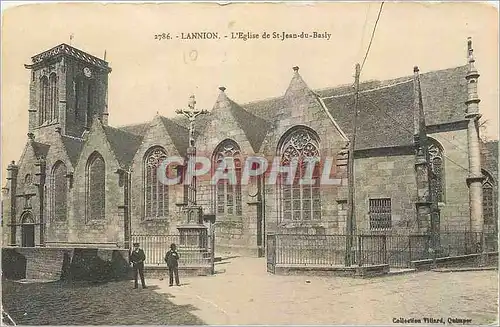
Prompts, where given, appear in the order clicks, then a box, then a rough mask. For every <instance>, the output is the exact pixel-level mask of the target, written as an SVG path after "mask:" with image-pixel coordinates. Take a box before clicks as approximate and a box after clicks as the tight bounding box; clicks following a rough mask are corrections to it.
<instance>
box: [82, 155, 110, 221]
mask: <svg viewBox="0 0 500 327" xmlns="http://www.w3.org/2000/svg"><path fill="white" fill-rule="evenodd" d="M86 177H87V178H86V179H87V187H86V200H87V201H86V203H87V220H101V219H104V218H105V208H106V166H105V163H104V159H103V157H102V156H101V155H100V154H99V153H98V152H94V153H93V154H92V155H91V156H90V157H89V160H88V162H87V176H86Z"/></svg>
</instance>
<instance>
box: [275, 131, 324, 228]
mask: <svg viewBox="0 0 500 327" xmlns="http://www.w3.org/2000/svg"><path fill="white" fill-rule="evenodd" d="M279 154H280V155H281V166H282V167H287V166H288V167H290V168H292V164H294V163H296V164H297V171H296V172H295V176H293V179H291V183H290V182H288V181H287V177H288V173H281V174H280V178H279V183H280V185H279V187H280V191H281V196H280V201H281V214H282V215H281V217H282V220H285V221H287V220H293V221H310V220H320V219H321V194H320V186H319V178H318V177H319V176H320V169H319V165H318V164H315V165H314V169H313V170H312V179H313V180H314V182H313V183H304V184H300V180H301V179H302V177H308V176H306V174H308V173H310V171H307V170H308V169H310V168H309V167H308V166H309V165H312V164H311V163H309V162H310V161H312V162H315V161H317V160H318V159H319V155H320V153H319V137H318V136H317V135H316V133H315V132H314V131H312V130H310V129H308V128H305V127H296V128H294V129H292V130H291V131H289V132H287V133H286V134H285V135H284V136H283V138H282V140H281V141H280V147H279ZM290 172H291V173H293V172H292V170H291V169H290Z"/></svg>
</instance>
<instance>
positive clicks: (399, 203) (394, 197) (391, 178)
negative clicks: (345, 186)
mask: <svg viewBox="0 0 500 327" xmlns="http://www.w3.org/2000/svg"><path fill="white" fill-rule="evenodd" d="M410 151H411V150H410ZM391 152H392V151H391ZM406 152H408V150H407V151H406ZM373 155H374V156H370V157H366V158H362V157H361V158H356V159H355V166H354V170H355V176H356V178H355V208H356V230H357V232H363V233H369V232H371V230H370V215H369V201H370V199H381V198H389V199H391V212H392V215H391V219H392V229H391V230H392V231H396V230H397V231H404V230H411V229H412V228H416V227H417V222H416V219H415V217H416V212H415V198H416V189H417V188H416V177H415V170H414V164H415V156H414V155H413V154H406V155H405V154H398V155H390V154H388V153H387V151H382V150H379V154H373Z"/></svg>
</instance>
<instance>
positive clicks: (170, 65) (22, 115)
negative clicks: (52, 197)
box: [1, 2, 499, 176]
mask: <svg viewBox="0 0 500 327" xmlns="http://www.w3.org/2000/svg"><path fill="white" fill-rule="evenodd" d="M379 7H380V3H361V2H358V3H302V4H300V3H296V4H290V3H280V4H242V3H241V4H229V5H217V4H201V3H197V4H195V3H191V4H189V3H187V4H110V3H108V4H98V3H85V4H83V3H78V4H75V3H71V4H69V3H66V4H63V3H57V4H50V3H46V4H29V5H22V6H17V7H11V8H8V9H6V10H3V12H2V38H1V42H2V97H1V100H2V102H1V103H2V125H1V127H2V175H3V176H4V175H5V169H6V167H7V165H8V163H9V162H10V161H12V160H15V161H16V162H17V161H18V160H19V158H20V155H21V152H22V149H23V147H24V145H25V143H26V140H27V136H26V134H27V131H28V98H29V79H30V73H29V70H27V69H25V68H24V64H26V63H29V62H30V58H31V56H33V55H35V54H38V53H40V52H43V51H44V50H48V49H50V48H52V47H54V46H56V45H58V44H60V43H69V42H70V35H73V39H72V41H71V44H72V45H73V46H74V47H77V48H79V49H81V50H84V51H86V52H88V53H90V54H92V55H95V56H97V57H100V58H102V57H103V56H104V52H105V51H106V54H107V56H106V58H107V61H108V62H109V64H110V66H111V67H112V69H113V71H112V73H111V74H110V76H109V101H108V104H109V114H110V116H109V124H110V125H112V126H119V125H125V124H133V123H140V122H145V121H150V120H151V119H152V118H153V117H154V115H155V114H156V113H157V112H158V113H160V114H162V115H165V116H170V117H171V116H173V115H175V114H174V111H175V110H176V109H179V108H185V107H186V106H187V101H188V99H189V96H190V95H191V94H195V95H196V99H197V106H198V107H199V108H200V109H208V110H210V109H211V108H212V107H213V105H214V103H215V100H216V98H217V96H218V93H219V90H218V87H219V86H225V87H226V89H227V90H226V93H227V94H228V96H229V97H230V98H232V99H233V100H235V101H236V102H239V103H245V102H249V101H255V100H259V99H265V98H268V97H275V96H281V95H283V93H284V92H285V90H286V88H287V86H288V84H289V82H290V80H291V78H292V74H293V71H292V67H293V66H299V67H300V74H301V75H302V77H303V79H304V80H305V81H306V83H307V84H308V85H309V87H310V88H312V89H318V88H325V87H331V86H335V85H339V84H348V83H352V82H353V75H354V67H355V64H356V63H357V62H359V63H361V62H362V61H363V57H364V56H365V53H366V50H367V47H368V44H369V41H370V36H371V33H372V30H373V26H374V24H375V20H376V18H377V14H378V11H379ZM203 31H207V32H208V31H212V32H218V33H219V34H220V35H222V36H224V35H229V36H230V35H231V34H230V33H231V32H251V33H255V34H259V35H262V33H264V32H267V33H271V34H272V33H273V32H279V33H282V32H287V33H300V32H302V31H304V32H309V33H313V32H317V33H330V34H331V36H330V39H329V40H325V39H321V40H320V39H307V40H300V39H295V40H285V41H279V40H273V39H262V38H259V39H257V40H247V41H243V40H232V39H231V38H230V37H229V38H224V37H222V38H221V39H220V40H180V39H177V38H175V36H177V35H180V33H189V32H203ZM161 33H170V35H171V36H173V39H171V40H156V39H155V35H156V34H161ZM469 36H470V37H472V38H473V45H474V50H475V52H474V53H475V56H476V66H477V68H478V70H479V72H480V74H481V77H480V79H479V96H480V98H481V103H480V111H481V112H482V114H483V117H484V118H483V119H484V120H487V125H486V126H487V131H486V132H487V136H488V137H489V138H492V139H498V95H499V94H498V92H499V91H498V9H497V8H495V7H494V6H492V5H488V4H484V3H483V4H482V3H477V2H476V3H404V2H400V3H392V2H387V3H385V4H384V7H383V11H382V13H381V16H380V20H379V23H378V26H377V30H376V33H375V36H374V39H373V43H372V45H371V48H370V52H369V54H368V57H367V59H366V63H365V65H364V67H363V71H362V74H361V81H366V80H373V79H379V80H384V79H391V78H396V77H401V76H409V75H412V74H413V67H414V66H415V65H418V66H419V68H420V71H421V73H425V72H427V71H432V70H437V69H445V68H450V67H456V66H460V65H464V64H466V62H467V57H466V52H467V51H466V48H467V37H469Z"/></svg>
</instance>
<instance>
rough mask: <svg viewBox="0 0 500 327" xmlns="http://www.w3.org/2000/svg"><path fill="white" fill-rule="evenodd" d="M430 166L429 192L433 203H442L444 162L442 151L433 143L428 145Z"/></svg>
mask: <svg viewBox="0 0 500 327" xmlns="http://www.w3.org/2000/svg"><path fill="white" fill-rule="evenodd" d="M429 156H430V164H431V171H432V176H431V180H430V183H431V192H432V196H433V198H434V200H435V201H437V202H444V160H443V157H444V155H443V149H442V148H441V147H440V146H439V145H438V144H437V143H436V142H433V143H431V144H430V145H429Z"/></svg>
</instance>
